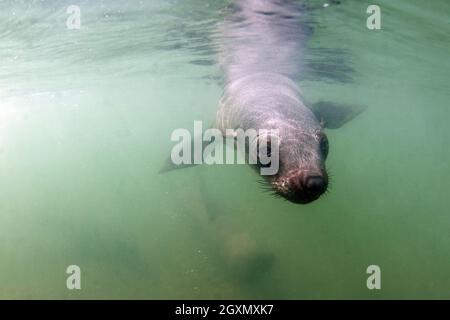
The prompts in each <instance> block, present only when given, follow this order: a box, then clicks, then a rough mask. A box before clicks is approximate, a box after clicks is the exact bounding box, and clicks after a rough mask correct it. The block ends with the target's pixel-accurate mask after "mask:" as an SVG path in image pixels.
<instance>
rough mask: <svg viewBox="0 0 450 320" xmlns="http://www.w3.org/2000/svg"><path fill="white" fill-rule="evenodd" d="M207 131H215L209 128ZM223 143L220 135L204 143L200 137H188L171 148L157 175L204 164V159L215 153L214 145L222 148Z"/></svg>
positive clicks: (202, 137)
mask: <svg viewBox="0 0 450 320" xmlns="http://www.w3.org/2000/svg"><path fill="white" fill-rule="evenodd" d="M209 130H217V129H212V128H210V129H209ZM217 132H219V130H217ZM219 142H222V144H219ZM223 142H224V137H223V136H222V135H221V134H220V135H219V134H216V135H212V136H211V137H209V139H207V140H206V141H205V140H204V136H202V135H200V136H197V137H195V138H194V139H192V138H190V137H189V139H187V140H184V141H182V142H179V143H178V144H177V145H176V146H174V147H173V148H172V151H171V154H170V155H169V157H168V158H167V159H166V161H165V163H164V164H163V166H162V168H161V169H160V170H159V173H165V172H168V171H172V170H175V169H184V168H190V167H194V166H197V165H199V164H203V163H205V159H206V158H208V157H209V156H211V155H212V154H213V153H214V152H215V147H216V145H217V144H219V146H223Z"/></svg>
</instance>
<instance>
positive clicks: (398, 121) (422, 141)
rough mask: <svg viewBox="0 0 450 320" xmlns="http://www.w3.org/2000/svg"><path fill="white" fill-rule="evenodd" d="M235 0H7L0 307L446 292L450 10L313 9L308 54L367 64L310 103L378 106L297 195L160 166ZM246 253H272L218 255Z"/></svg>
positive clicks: (195, 101)
mask: <svg viewBox="0 0 450 320" xmlns="http://www.w3.org/2000/svg"><path fill="white" fill-rule="evenodd" d="M227 3H228V2H226V1H209V2H205V1H200V0H187V1H162V0H158V1H156V0H153V1H140V2H139V1H89V2H88V1H77V3H72V2H71V1H11V0H7V1H0V298H71V299H78V298H88V299H92V298H126V299H130V298H149V299H163V298H164V299H167V298H169V299H173V298H192V299H197V298H288V299H302V298H313V299H316V298H327V299H328V298H363V299H379V298H447V299H448V298H450V212H449V209H448V208H449V205H448V192H449V189H450V183H449V181H450V170H449V169H448V166H449V160H450V152H449V150H448V147H447V146H448V143H447V142H448V141H449V138H450V129H449V126H448V121H449V119H450V112H449V108H448V101H450V90H449V80H450V76H449V74H450V62H449V57H450V41H449V40H450V39H449V37H450V20H449V14H450V2H448V1H444V0H441V1H438V0H433V1H419V0H414V1H406V0H396V1H388V0H379V1H377V4H378V5H379V6H380V7H381V10H382V17H381V22H382V29H381V30H373V31H371V30H368V29H367V28H366V18H367V16H368V15H367V14H366V8H367V6H368V5H369V4H372V3H371V2H370V1H356V0H354V1H352V0H348V1H342V4H341V5H338V6H330V7H328V8H325V9H323V10H321V11H319V12H318V13H316V20H317V22H318V25H317V26H316V32H315V33H314V35H313V36H312V38H311V39H310V43H309V45H310V46H311V47H321V46H326V47H331V48H340V49H346V50H348V51H349V52H350V53H351V59H352V63H353V68H354V69H355V70H356V74H355V81H354V82H353V83H346V84H341V83H337V82H327V81H313V79H309V80H308V81H303V82H302V83H300V86H301V88H302V90H303V92H304V94H305V96H306V97H308V99H310V100H319V99H324V100H332V101H338V102H340V103H355V104H362V105H366V106H368V109H367V110H366V111H365V112H364V113H363V114H362V115H360V116H358V118H356V119H355V120H353V121H352V122H350V123H349V124H347V125H346V126H344V127H343V128H341V129H339V130H332V131H329V132H328V136H329V140H330V155H329V158H328V161H327V164H328V166H329V167H330V168H331V172H332V175H333V178H332V182H331V192H329V194H328V195H327V196H325V197H323V198H321V199H320V200H318V201H316V202H314V203H312V204H309V205H304V206H301V205H295V204H291V203H289V202H286V201H283V200H280V199H276V198H273V197H272V196H270V195H269V194H267V193H264V192H263V191H262V190H261V189H260V187H259V184H258V183H257V180H258V177H257V175H256V174H255V173H254V172H253V171H252V170H251V169H249V168H248V167H246V166H242V165H241V166H239V165H235V166H232V165H229V166H201V167H196V168H191V169H186V170H177V171H174V172H170V173H167V174H158V170H159V169H160V168H161V166H162V164H163V163H164V161H165V159H166V157H167V154H168V152H169V151H170V148H171V147H172V145H173V144H172V142H171V141H170V134H171V132H172V131H173V130H174V129H176V128H188V129H191V128H192V127H193V121H194V120H203V121H205V123H210V122H211V121H212V119H213V117H214V114H215V111H216V108H217V104H218V100H219V98H220V94H221V85H220V83H219V82H218V81H217V78H218V76H219V75H220V72H219V70H218V68H217V66H216V65H215V64H214V63H213V62H214V59H215V55H214V52H213V50H211V45H210V41H209V39H208V37H209V36H210V35H211V33H213V32H214V27H215V25H216V23H217V22H218V21H220V19H222V18H223V15H224V14H225V12H226V11H225V10H224V8H225V7H226V4H227ZM319 3H320V2H319ZM70 4H77V5H79V6H80V8H81V14H82V16H81V29H80V30H69V29H67V28H66V19H67V17H68V15H67V14H66V8H67V7H68V6H69V5H70ZM248 248H250V249H248ZM247 249H248V250H249V252H262V253H268V254H269V255H268V256H270V257H271V258H270V259H266V260H264V259H262V260H257V262H258V261H259V263H253V264H250V266H249V267H247V268H246V269H245V272H242V269H243V268H242V267H239V266H237V267H236V265H233V264H232V263H230V261H228V260H227V257H229V255H228V256H227V254H224V252H228V253H229V252H231V255H233V254H235V255H237V256H238V257H239V252H241V251H242V250H243V251H244V252H246V251H245V250H247ZM252 250H253V251H252ZM269 261H270V262H269ZM72 264H75V265H78V266H79V267H80V268H81V274H82V276H81V285H82V289H81V290H68V289H67V288H66V278H67V277H68V275H67V274H66V268H67V266H69V265H72ZM372 264H375V265H379V266H380V268H381V284H382V289H381V290H368V289H367V287H366V279H367V277H368V275H367V274H366V268H367V267H368V266H369V265H372ZM265 266H266V267H267V268H265Z"/></svg>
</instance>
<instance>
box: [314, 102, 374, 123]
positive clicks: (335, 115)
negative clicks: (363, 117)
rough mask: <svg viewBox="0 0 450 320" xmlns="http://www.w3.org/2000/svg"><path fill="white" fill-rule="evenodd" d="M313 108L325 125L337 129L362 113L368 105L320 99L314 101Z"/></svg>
mask: <svg viewBox="0 0 450 320" xmlns="http://www.w3.org/2000/svg"><path fill="white" fill-rule="evenodd" d="M311 109H312V111H313V112H314V114H315V116H316V117H317V119H318V120H319V121H320V123H322V126H323V127H325V128H328V129H337V128H340V127H342V126H343V125H344V124H346V123H347V122H349V121H350V120H352V119H353V118H355V117H356V116H357V115H359V114H360V113H362V112H363V111H364V110H366V109H367V107H365V106H361V105H353V104H351V105H344V104H338V103H334V102H329V101H319V102H316V103H314V104H313V105H312V108H311Z"/></svg>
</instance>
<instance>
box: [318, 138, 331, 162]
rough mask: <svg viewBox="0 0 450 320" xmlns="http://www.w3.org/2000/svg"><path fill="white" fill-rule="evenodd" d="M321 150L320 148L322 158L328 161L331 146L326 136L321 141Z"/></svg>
mask: <svg viewBox="0 0 450 320" xmlns="http://www.w3.org/2000/svg"><path fill="white" fill-rule="evenodd" d="M319 148H320V153H321V154H322V157H323V158H324V159H326V158H327V156H328V148H329V146H328V138H327V136H326V135H323V136H322V138H321V139H320V145H319Z"/></svg>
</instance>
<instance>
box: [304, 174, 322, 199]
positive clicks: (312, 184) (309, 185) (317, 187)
mask: <svg viewBox="0 0 450 320" xmlns="http://www.w3.org/2000/svg"><path fill="white" fill-rule="evenodd" d="M305 187H306V189H307V192H308V193H311V194H317V195H319V194H322V193H323V192H324V191H325V189H326V187H327V186H326V182H325V179H324V178H323V177H321V176H310V177H307V178H306V182H305Z"/></svg>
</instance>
